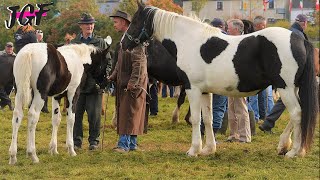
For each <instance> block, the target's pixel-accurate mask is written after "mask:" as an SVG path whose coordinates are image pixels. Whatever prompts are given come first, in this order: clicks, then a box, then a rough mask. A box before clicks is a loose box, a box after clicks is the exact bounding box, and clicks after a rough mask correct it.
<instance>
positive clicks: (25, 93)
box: [9, 43, 95, 164]
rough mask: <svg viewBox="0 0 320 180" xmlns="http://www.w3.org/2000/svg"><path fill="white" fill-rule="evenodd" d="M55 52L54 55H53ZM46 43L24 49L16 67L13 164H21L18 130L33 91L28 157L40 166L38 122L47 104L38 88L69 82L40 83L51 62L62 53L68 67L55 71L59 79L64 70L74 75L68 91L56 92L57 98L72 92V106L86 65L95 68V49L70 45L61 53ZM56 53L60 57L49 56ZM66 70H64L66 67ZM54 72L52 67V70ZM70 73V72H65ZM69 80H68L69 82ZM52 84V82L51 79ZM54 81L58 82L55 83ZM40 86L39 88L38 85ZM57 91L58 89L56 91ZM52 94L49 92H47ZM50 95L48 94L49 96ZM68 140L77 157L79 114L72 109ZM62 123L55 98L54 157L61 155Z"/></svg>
mask: <svg viewBox="0 0 320 180" xmlns="http://www.w3.org/2000/svg"><path fill="white" fill-rule="evenodd" d="M50 48H51V51H50ZM50 48H49V45H48V44H46V43H33V44H27V45H26V46H25V47H23V48H22V49H21V50H20V52H19V53H18V55H17V57H16V59H15V62H14V67H13V73H14V76H15V82H16V85H17V93H16V98H15V108H14V112H13V117H12V132H13V133H12V141H11V145H10V149H9V152H10V160H9V164H15V163H16V161H17V157H16V154H17V135H18V129H19V126H20V124H21V121H22V119H23V107H24V106H28V105H29V102H30V97H31V89H32V90H33V98H32V102H31V105H30V107H29V112H28V138H27V155H29V156H31V158H32V161H33V162H34V163H37V162H39V159H38V157H37V155H36V147H35V129H36V125H37V122H38V120H39V117H40V111H41V108H42V107H43V104H44V99H43V97H41V93H40V91H39V89H38V86H44V85H45V84H47V83H48V84H50V87H49V88H51V87H52V86H54V84H53V83H54V82H56V83H57V82H58V83H59V81H63V80H65V79H60V80H57V79H56V77H53V79H51V81H52V82H40V84H39V82H38V80H39V75H40V74H41V72H42V70H43V69H44V67H45V66H48V64H50V63H49V62H48V58H59V59H60V60H61V58H60V57H59V56H60V55H59V53H58V52H60V53H61V54H62V56H63V58H64V59H63V60H62V61H61V62H62V64H63V63H64V62H65V63H66V66H67V67H64V66H63V65H61V64H60V65H61V67H55V68H58V69H54V70H52V71H55V70H57V72H55V73H56V75H58V74H59V75H60V76H63V77H65V76H64V74H62V73H63V72H62V71H63V70H67V74H71V77H70V82H69V83H68V84H66V85H67V86H66V88H64V87H63V89H62V90H61V91H59V92H56V94H55V95H53V96H56V95H59V94H62V93H63V92H64V91H66V90H68V93H67V97H68V101H69V102H73V100H74V96H75V93H76V91H77V89H78V88H79V86H80V82H81V77H82V74H83V72H84V67H83V64H85V63H88V64H91V57H90V54H91V52H94V51H95V48H94V47H90V46H87V45H84V44H81V45H68V46H64V47H60V48H59V49H58V51H56V50H55V48H54V47H53V46H52V45H50ZM49 51H50V53H52V52H55V53H56V54H50V55H49V54H48V52H49ZM52 62H53V61H51V63H52ZM62 66H63V67H62ZM48 68H50V66H48ZM64 72H66V71H64ZM66 79H68V78H66ZM48 81H50V80H49V79H48ZM53 81H54V82H53ZM37 83H38V84H37ZM53 88H57V87H53ZM47 93H48V92H47ZM46 95H48V94H46ZM67 111H68V113H67V137H66V145H67V147H68V151H69V154H70V155H71V156H75V155H76V152H75V151H74V144H73V124H74V118H75V114H74V111H73V110H72V105H70V106H69V107H68V109H67ZM60 121H61V113H60V106H59V102H58V100H56V99H54V98H52V126H53V129H52V138H51V142H50V152H51V154H58V151H57V131H58V125H59V124H60Z"/></svg>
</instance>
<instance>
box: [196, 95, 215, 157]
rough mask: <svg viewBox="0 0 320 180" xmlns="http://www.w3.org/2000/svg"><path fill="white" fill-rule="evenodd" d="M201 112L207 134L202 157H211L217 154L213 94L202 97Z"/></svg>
mask: <svg viewBox="0 0 320 180" xmlns="http://www.w3.org/2000/svg"><path fill="white" fill-rule="evenodd" d="M201 111H202V117H203V123H204V126H205V133H206V145H205V147H204V148H203V149H202V150H201V153H200V154H201V155H209V154H212V153H215V151H216V142H215V138H214V134H213V128H212V120H213V117H212V94H211V93H209V94H203V95H202V96H201Z"/></svg>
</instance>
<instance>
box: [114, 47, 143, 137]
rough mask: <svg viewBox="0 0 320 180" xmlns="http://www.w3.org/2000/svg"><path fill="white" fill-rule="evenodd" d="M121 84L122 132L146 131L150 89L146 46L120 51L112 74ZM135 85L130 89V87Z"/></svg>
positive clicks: (118, 91) (118, 92)
mask: <svg viewBox="0 0 320 180" xmlns="http://www.w3.org/2000/svg"><path fill="white" fill-rule="evenodd" d="M110 79H111V80H115V81H116V83H117V89H116V110H117V131H118V134H120V135H123V134H129V135H140V134H143V132H144V128H145V122H147V118H148V117H147V116H146V89H147V83H148V74H147V58H146V55H145V48H144V47H143V46H142V45H138V46H137V47H135V48H134V49H133V50H132V52H129V51H123V50H122V48H120V50H119V54H118V62H117V65H116V67H115V70H114V71H113V73H112V75H111V76H110ZM129 85H130V86H131V87H134V88H133V89H131V90H127V87H128V86H129Z"/></svg>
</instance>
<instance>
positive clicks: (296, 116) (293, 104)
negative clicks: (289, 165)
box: [278, 87, 305, 158]
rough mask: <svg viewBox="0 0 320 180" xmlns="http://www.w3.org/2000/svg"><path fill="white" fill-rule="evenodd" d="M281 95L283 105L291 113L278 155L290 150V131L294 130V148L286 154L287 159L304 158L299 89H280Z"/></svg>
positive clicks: (282, 135)
mask: <svg viewBox="0 0 320 180" xmlns="http://www.w3.org/2000/svg"><path fill="white" fill-rule="evenodd" d="M279 93H280V95H281V99H282V101H283V103H284V104H285V105H286V107H287V110H288V111H289V115H290V122H289V124H288V125H287V127H286V129H285V131H284V132H283V133H282V134H281V136H280V138H282V139H281V140H280V142H279V146H278V153H281V151H280V150H281V149H284V148H288V147H286V145H287V144H288V145H290V131H289V129H291V128H293V147H292V149H291V150H290V151H289V152H287V153H286V157H289V158H292V157H294V156H296V155H301V156H303V155H304V154H305V150H304V149H302V148H301V126H300V124H301V107H300V104H299V101H298V98H297V89H296V88H289V87H287V88H286V89H279ZM286 131H287V132H286ZM287 137H289V138H287ZM286 139H289V140H286Z"/></svg>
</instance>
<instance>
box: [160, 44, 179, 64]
mask: <svg viewBox="0 0 320 180" xmlns="http://www.w3.org/2000/svg"><path fill="white" fill-rule="evenodd" d="M162 45H163V46H164V47H165V48H166V49H167V51H168V52H169V53H170V54H171V56H172V57H174V58H175V60H176V61H177V46H176V43H174V42H173V41H171V40H170V39H164V40H163V41H162Z"/></svg>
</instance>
